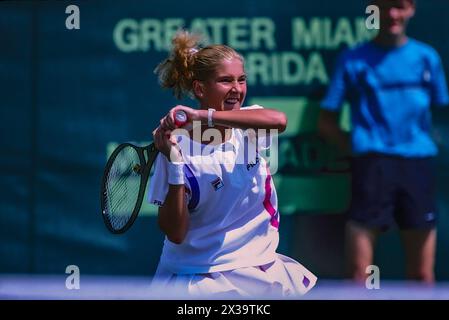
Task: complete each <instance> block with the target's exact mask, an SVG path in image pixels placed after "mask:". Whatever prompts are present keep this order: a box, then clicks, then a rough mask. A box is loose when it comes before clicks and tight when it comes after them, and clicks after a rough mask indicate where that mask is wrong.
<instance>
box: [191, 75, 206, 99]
mask: <svg viewBox="0 0 449 320" xmlns="http://www.w3.org/2000/svg"><path fill="white" fill-rule="evenodd" d="M192 87H193V88H192V89H193V94H194V95H195V97H197V98H198V99H201V98H202V97H203V95H204V84H203V83H202V82H201V81H200V80H193V84H192Z"/></svg>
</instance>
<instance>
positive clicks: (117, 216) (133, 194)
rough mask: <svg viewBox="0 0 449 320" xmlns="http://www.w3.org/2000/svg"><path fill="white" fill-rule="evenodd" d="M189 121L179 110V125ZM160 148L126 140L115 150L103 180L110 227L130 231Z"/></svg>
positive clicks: (117, 231)
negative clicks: (138, 144)
mask: <svg viewBox="0 0 449 320" xmlns="http://www.w3.org/2000/svg"><path fill="white" fill-rule="evenodd" d="M186 122H187V115H186V113H185V112H184V111H177V112H176V115H175V123H176V125H177V126H178V127H180V126H182V125H183V124H185V123H186ZM158 153H159V151H158V150H157V149H156V146H155V145H154V143H151V144H150V145H148V146H145V147H139V146H136V145H134V144H132V143H122V144H120V145H119V146H118V147H117V148H115V150H114V151H113V152H112V154H111V156H110V157H109V159H108V161H107V163H106V167H105V169H104V173H103V178H102V181H101V200H100V201H101V213H102V216H103V220H104V223H105V225H106V227H107V228H108V230H109V231H110V232H112V233H114V234H120V233H124V232H125V231H127V230H128V229H129V228H130V227H131V226H132V224H133V223H134V221H135V220H136V218H137V215H138V214H139V211H140V207H141V206H142V201H143V197H144V195H145V189H146V186H147V183H148V180H149V178H150V176H151V169H152V167H153V163H154V161H155V160H156V157H157V155H158Z"/></svg>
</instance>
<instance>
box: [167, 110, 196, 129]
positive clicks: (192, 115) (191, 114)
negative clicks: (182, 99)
mask: <svg viewBox="0 0 449 320" xmlns="http://www.w3.org/2000/svg"><path fill="white" fill-rule="evenodd" d="M179 110H182V111H184V112H185V113H186V114H187V123H186V124H185V125H183V128H186V127H191V124H192V122H193V121H198V120H200V117H199V112H198V110H195V109H192V108H190V107H187V106H183V105H177V106H176V107H174V108H172V109H171V110H170V111H169V112H168V114H167V115H166V116H165V117H164V118H162V119H161V121H160V127H161V128H162V129H163V130H165V131H167V130H170V131H173V130H175V129H176V128H177V127H176V125H175V114H176V112H177V111H179Z"/></svg>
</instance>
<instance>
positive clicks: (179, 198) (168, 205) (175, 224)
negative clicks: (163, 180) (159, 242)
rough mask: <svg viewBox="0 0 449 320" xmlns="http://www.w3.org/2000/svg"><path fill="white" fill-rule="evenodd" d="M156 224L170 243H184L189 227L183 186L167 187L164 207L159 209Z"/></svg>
mask: <svg viewBox="0 0 449 320" xmlns="http://www.w3.org/2000/svg"><path fill="white" fill-rule="evenodd" d="M158 223H159V227H160V228H161V230H162V232H164V233H165V234H166V235H167V238H168V239H169V240H170V241H171V242H174V243H176V244H180V243H182V242H183V241H184V238H185V236H186V234H187V230H188V226H189V215H188V209H187V204H186V200H185V187H184V185H169V189H168V194H167V197H166V198H165V201H164V205H163V206H162V207H160V208H159V215H158Z"/></svg>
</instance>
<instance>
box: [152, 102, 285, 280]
mask: <svg viewBox="0 0 449 320" xmlns="http://www.w3.org/2000/svg"><path fill="white" fill-rule="evenodd" d="M249 108H260V107H259V106H252V107H249ZM245 135H246V133H245V131H243V130H241V129H232V135H231V139H229V140H228V141H226V142H225V143H222V144H219V145H215V146H210V145H209V146H208V145H204V144H200V143H198V142H196V141H194V140H191V139H190V138H189V137H187V136H184V135H180V136H178V137H177V138H178V145H179V146H180V148H181V151H182V156H183V159H184V162H185V165H184V174H185V178H186V179H185V181H186V182H185V186H186V190H187V198H188V208H189V214H190V217H189V219H190V221H189V229H188V232H187V235H186V237H185V239H184V241H183V242H182V243H181V244H175V243H173V242H171V241H170V240H168V239H167V238H165V241H164V246H163V250H162V254H161V258H160V265H161V266H163V267H164V268H167V269H168V270H171V271H172V272H173V273H180V274H185V273H208V272H217V271H224V270H231V269H237V268H241V267H249V266H258V265H263V264H267V263H269V262H271V261H274V260H275V259H276V248H277V246H278V243H279V235H278V227H279V212H278V210H277V195H276V190H275V187H274V184H273V179H272V177H271V174H270V171H269V168H268V166H267V163H266V161H265V159H264V158H263V157H262V156H260V154H259V152H256V151H255V150H256V148H255V143H253V144H252V147H251V142H248V139H245ZM265 140H266V139H259V142H258V145H259V148H261V147H264V146H265V143H266V142H265ZM266 147H269V145H268V146H265V148H266ZM251 150H253V151H254V152H251ZM167 164H168V160H167V158H166V157H165V156H164V155H163V154H159V155H158V156H157V159H156V161H155V165H154V175H153V177H152V179H151V182H150V186H149V192H148V201H149V202H150V203H152V204H156V205H159V206H162V205H163V203H164V201H165V197H166V195H167V193H168V182H167V181H168V179H167Z"/></svg>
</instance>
